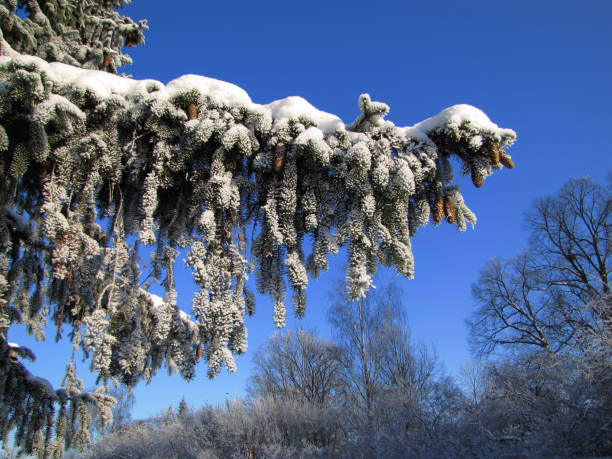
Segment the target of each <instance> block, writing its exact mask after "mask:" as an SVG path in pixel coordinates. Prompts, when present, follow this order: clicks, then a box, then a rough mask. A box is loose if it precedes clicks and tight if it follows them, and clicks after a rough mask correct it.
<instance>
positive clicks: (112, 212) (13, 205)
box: [0, 0, 515, 454]
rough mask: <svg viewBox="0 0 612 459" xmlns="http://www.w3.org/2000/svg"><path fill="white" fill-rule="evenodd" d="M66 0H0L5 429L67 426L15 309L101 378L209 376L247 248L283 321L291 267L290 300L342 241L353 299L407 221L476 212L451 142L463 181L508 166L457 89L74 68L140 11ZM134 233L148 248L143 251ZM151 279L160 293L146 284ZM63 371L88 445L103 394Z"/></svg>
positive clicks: (245, 293) (406, 267) (98, 58)
mask: <svg viewBox="0 0 612 459" xmlns="http://www.w3.org/2000/svg"><path fill="white" fill-rule="evenodd" d="M68 3H69V2H65V1H60V0H57V1H35V0H31V1H24V2H15V1H13V0H3V1H2V2H0V5H1V6H2V9H1V11H0V16H1V17H0V29H1V31H2V36H1V37H0V50H1V52H2V59H1V60H0V81H1V82H2V84H3V90H2V91H1V92H0V175H1V180H0V183H2V187H1V188H0V337H1V338H2V339H1V345H2V347H1V353H0V355H1V356H2V358H3V359H4V360H3V362H2V366H0V368H1V369H2V373H0V380H1V381H2V384H5V387H6V388H7V390H6V391H5V392H4V395H3V399H2V401H3V403H5V404H6V405H7V406H9V409H7V410H4V411H3V413H4V414H3V416H4V418H3V419H2V423H0V425H1V430H0V433H1V434H2V435H6V434H7V432H8V431H10V430H11V429H12V428H13V426H17V427H21V428H23V426H25V425H27V426H28V428H27V429H26V435H25V436H24V437H22V436H18V438H19V441H20V442H21V443H22V444H23V445H25V449H26V450H27V451H33V450H37V451H39V452H40V451H43V452H42V453H40V454H51V453H52V452H54V451H60V450H59V449H57V448H55V446H53V447H52V446H51V444H52V443H53V441H55V440H53V438H54V437H53V432H55V434H56V438H57V441H58V442H60V443H61V442H62V441H63V439H64V438H72V437H71V436H70V435H68V434H66V435H68V437H65V434H64V430H63V429H64V427H63V424H62V423H65V422H66V421H65V418H64V417H63V415H62V413H65V411H64V409H63V408H61V407H62V406H64V393H63V392H57V391H54V390H53V389H52V388H51V389H49V386H48V385H47V384H43V383H41V381H40V380H36V379H35V378H34V377H33V376H32V375H30V373H28V372H27V370H26V369H25V367H23V366H16V365H15V364H14V362H13V361H12V360H10V358H9V357H10V355H11V352H13V351H11V350H10V349H9V347H11V348H13V349H17V348H18V349H21V347H19V346H17V347H13V346H9V345H8V343H7V341H6V336H7V331H8V329H9V328H10V327H11V325H12V324H15V323H22V324H25V325H26V326H27V328H28V331H30V332H31V333H33V334H35V335H36V336H37V338H39V339H42V338H44V333H43V324H45V323H46V321H47V320H50V321H52V322H53V323H54V324H55V326H56V327H57V330H58V335H62V333H63V330H64V329H67V330H68V333H69V334H70V338H71V339H72V341H73V346H74V348H75V349H78V348H81V349H82V350H83V351H84V352H85V353H86V355H87V356H88V357H89V358H90V359H91V369H92V371H95V372H97V373H98V375H99V376H100V379H101V381H103V382H105V383H106V382H108V381H109V380H110V379H113V378H115V379H118V380H120V381H121V382H123V383H125V384H127V385H129V386H134V385H135V384H136V383H137V382H138V381H140V380H143V379H144V380H149V379H150V378H151V377H152V376H153V375H154V374H155V373H156V371H157V370H158V369H159V368H160V367H162V366H163V365H166V366H167V367H168V368H169V369H170V370H171V371H173V372H180V373H181V375H182V376H183V377H185V378H187V379H189V378H192V377H193V374H194V366H195V365H196V363H197V362H198V361H199V360H200V359H201V358H202V357H203V360H204V361H206V362H207V363H208V368H209V375H210V376H211V377H213V376H214V375H216V374H217V373H218V372H219V371H220V369H221V368H223V367H226V368H228V369H229V370H233V369H234V368H235V362H234V358H233V355H234V354H235V353H241V352H243V351H244V350H245V349H246V329H245V327H244V316H245V314H248V313H252V312H253V311H254V300H253V299H254V296H253V294H252V292H250V291H249V289H248V288H247V286H246V279H247V273H248V269H249V266H251V265H253V266H255V270H256V279H257V287H258V289H259V291H260V292H261V293H263V294H269V295H270V296H271V297H272V299H273V301H274V303H275V306H274V311H275V312H274V318H275V321H276V322H277V324H278V325H279V326H282V325H283V323H284V320H285V314H286V312H285V305H284V301H285V298H286V283H288V285H289V286H290V288H291V290H292V291H293V304H294V309H295V312H296V314H297V315H298V316H299V315H301V314H303V313H304V308H305V305H306V295H305V291H306V286H307V283H308V274H309V273H310V274H311V275H314V276H316V275H317V274H318V273H319V272H320V271H321V270H324V269H327V266H328V264H327V257H328V255H329V254H330V253H335V252H336V251H337V250H338V248H339V247H340V246H342V245H347V246H348V254H349V263H348V268H347V291H348V295H349V297H350V298H351V299H352V300H357V299H359V298H362V297H364V295H365V294H366V292H367V291H368V289H369V288H370V285H371V277H372V275H373V274H374V272H375V271H376V269H377V266H378V265H379V264H381V263H382V264H385V265H390V266H394V267H395V268H396V269H397V271H398V272H400V273H402V274H404V275H406V276H408V277H410V276H412V273H413V258H412V253H411V249H410V247H411V243H410V238H411V237H412V236H414V235H415V233H416V230H417V229H418V227H420V226H423V225H425V224H427V222H428V221H429V220H430V219H431V220H432V221H433V222H434V223H435V224H439V223H440V222H441V221H442V220H443V219H446V220H447V221H448V222H450V223H453V224H455V225H456V226H457V228H458V229H459V230H464V229H465V228H466V226H467V223H472V224H473V223H475V216H474V214H473V213H472V212H471V211H470V210H469V209H468V207H467V206H466V205H465V203H464V200H463V197H462V195H461V193H460V192H459V189H458V187H457V186H455V185H454V184H453V172H452V168H451V165H450V162H449V158H450V157H451V156H453V157H457V158H458V159H459V161H460V162H461V165H462V171H463V172H464V173H469V174H471V177H472V181H473V183H474V184H475V185H476V186H477V187H480V186H481V185H482V183H483V180H484V179H485V178H486V177H487V176H488V175H490V174H491V173H492V172H493V171H494V170H499V169H501V168H502V167H504V166H505V167H513V163H512V160H511V158H510V157H509V156H508V155H507V153H506V152H505V151H504V149H505V148H507V147H509V146H510V145H511V144H512V142H513V141H514V139H515V134H514V132H513V131H511V130H508V129H501V128H499V127H498V126H497V125H495V124H494V123H492V122H491V121H490V120H489V119H488V118H487V117H486V115H484V114H483V113H482V112H481V111H480V110H478V109H475V108H474V107H470V106H465V105H458V106H454V107H450V108H448V109H446V110H444V111H443V112H441V113H440V114H439V115H437V116H435V117H433V118H430V119H428V120H425V121H424V122H422V123H419V124H417V125H415V126H413V127H410V128H400V127H397V126H395V125H394V124H393V123H391V122H389V121H386V120H384V117H385V116H386V114H387V113H388V111H389V107H388V106H387V105H385V104H383V103H380V102H373V101H372V100H371V98H370V97H369V96H368V95H367V94H363V95H361V96H360V98H359V107H360V109H361V112H362V113H361V115H360V116H359V117H358V118H357V119H356V120H355V121H354V122H353V123H351V124H348V125H346V124H344V123H343V122H342V121H341V120H340V119H339V118H337V117H335V116H333V115H331V114H328V113H323V112H321V111H319V110H317V109H315V108H314V107H312V106H311V105H310V104H309V103H308V102H306V101H305V100H303V99H301V98H287V99H284V100H281V101H275V102H272V103H271V104H268V105H265V106H262V105H257V104H254V103H253V102H252V101H251V100H250V98H249V96H248V95H247V94H246V93H245V92H244V91H243V90H241V89H240V88H237V87H235V86H233V85H231V84H229V83H224V82H219V81H217V80H212V79H207V78H204V77H197V76H184V77H181V78H178V79H176V80H174V81H173V82H170V83H168V84H167V85H163V84H161V83H160V82H157V81H152V80H144V81H134V80H130V79H127V78H122V77H118V76H115V75H112V74H110V73H109V72H104V71H95V70H88V69H86V68H102V69H105V70H107V71H111V72H112V71H114V67H115V66H116V65H121V64H122V63H124V62H125V59H124V58H123V57H121V55H120V49H121V46H122V45H133V44H137V43H140V42H142V34H141V32H142V30H143V29H144V28H145V24H144V23H139V24H135V23H133V22H132V21H130V20H129V19H127V18H122V17H121V16H119V15H117V14H116V13H115V12H114V11H113V8H114V7H116V6H120V5H121V2H120V1H105V0H96V1H94V0H90V1H84V2H79V4H78V5H72V4H70V5H69V4H68ZM20 6H23V7H25V15H26V16H28V17H27V18H26V19H25V20H24V19H21V18H19V17H18V16H17V15H16V14H15V13H16V7H20ZM122 37H123V38H122ZM26 53H32V54H36V56H38V57H36V56H33V55H31V54H26ZM53 61H61V62H53ZM64 62H68V63H69V64H65V63H64ZM70 64H72V65H70ZM79 66H82V67H86V68H79ZM247 229H250V230H251V231H249V232H247ZM247 234H252V235H253V238H252V239H251V240H250V241H249V240H247V237H246V235H247ZM310 237H312V240H313V241H314V242H313V247H312V251H311V252H312V253H311V256H309V257H308V258H306V257H305V256H304V252H305V250H304V247H303V242H304V240H307V239H308V238H310ZM142 245H154V247H155V249H154V254H153V256H152V260H151V263H150V264H149V265H146V266H145V264H144V263H142V261H141V259H140V256H141V253H140V252H139V247H140V246H142ZM181 250H185V251H186V252H187V254H186V258H187V261H188V265H189V266H190V267H191V269H192V270H193V274H194V280H195V282H196V284H197V285H198V291H197V292H196V293H195V295H194V299H193V302H192V311H193V316H194V320H192V319H191V317H189V316H188V315H186V314H184V313H182V312H181V311H180V310H179V309H178V307H177V305H176V290H175V281H174V274H173V273H174V261H175V259H176V257H177V256H178V255H179V253H180V251H181ZM249 258H250V261H251V262H252V263H250V262H249ZM151 283H159V284H161V286H162V287H163V288H164V290H165V292H166V293H165V296H164V298H163V299H161V298H158V297H154V296H152V295H150V294H148V293H147V289H148V287H149V286H150V284H151ZM73 368H74V367H73V366H69V368H68V372H67V379H66V380H67V381H73V380H75V377H74V376H73ZM32 381H37V382H36V383H32ZM70 387H71V390H72V389H74V393H72V392H71V391H68V389H66V391H67V394H68V399H66V400H70V403H73V401H74V403H76V405H75V408H74V409H72V408H71V409H69V411H68V413H69V414H70V416H71V418H70V420H69V421H70V422H69V425H70V429H72V428H75V429H77V433H79V434H78V435H77V436H76V437H74V438H78V439H79V445H81V446H82V445H84V444H85V443H86V442H87V436H86V433H87V432H88V431H89V420H90V415H89V414H87V412H88V410H87V404H88V403H90V402H91V403H93V402H92V397H93V399H95V400H94V401H96V403H98V404H99V405H100V406H99V408H100V410H102V405H104V404H108V403H110V402H111V399H110V398H105V397H106V395H104V394H101V393H100V394H98V395H96V396H95V397H94V396H84V395H80V391H79V390H78V386H77V385H75V384H72V385H71V386H70ZM21 388H25V390H26V393H27V396H28V397H30V398H31V399H33V400H35V404H36V405H37V406H39V405H40V406H44V407H45V408H44V409H43V411H42V412H41V416H40V418H41V419H45V420H46V421H45V422H44V423H43V424H40V423H38V421H36V422H33V421H32V420H31V419H30V418H29V417H28V416H25V415H24V413H25V412H26V411H28V410H29V407H28V406H27V402H26V397H25V396H23V394H22V395H19V394H21V392H18V391H19V390H22V389H21ZM30 398H28V400H30ZM66 403H68V402H66ZM56 405H58V406H60V410H59V412H58V416H57V417H55V419H57V420H58V421H57V422H59V424H58V425H56V426H55V431H54V430H53V429H52V421H53V419H54V416H53V414H54V409H53V407H54V406H56ZM106 411H109V412H110V408H109V409H107V410H106ZM77 414H78V416H80V418H79V419H80V420H78V419H77V418H76V417H75V416H77ZM37 419H38V418H37ZM105 419H106V418H105ZM60 420H61V422H60ZM77 426H80V427H78V428H77ZM70 429H68V430H67V432H70ZM21 438H24V439H26V440H23V441H22V440H21ZM32 438H35V441H33V440H32V441H30V439H32ZM41 438H42V440H41ZM41 448H42V449H41ZM54 448H55V449H54ZM54 454H61V452H60V453H54Z"/></svg>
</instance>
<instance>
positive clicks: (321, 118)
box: [263, 96, 345, 133]
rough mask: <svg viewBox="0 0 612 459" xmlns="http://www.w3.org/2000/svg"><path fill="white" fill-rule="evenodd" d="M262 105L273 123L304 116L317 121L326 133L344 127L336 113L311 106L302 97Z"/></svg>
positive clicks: (292, 97) (318, 125)
mask: <svg viewBox="0 0 612 459" xmlns="http://www.w3.org/2000/svg"><path fill="white" fill-rule="evenodd" d="M263 107H264V108H266V109H268V110H270V113H271V114H272V119H273V120H274V124H275V125H277V124H281V123H284V122H286V121H288V120H289V119H291V118H298V117H300V116H304V117H307V118H310V119H311V120H313V121H314V122H315V123H317V127H318V128H319V129H321V131H323V132H326V133H333V132H335V131H336V129H341V130H344V128H345V126H344V123H343V122H342V120H341V119H340V118H338V117H337V116H336V115H332V114H331V113H327V112H323V111H321V110H319V109H317V108H315V107H313V106H312V105H311V104H310V102H308V101H307V100H306V99H304V98H302V97H298V96H291V97H287V98H285V99H280V100H275V101H274V102H271V103H269V104H267V105H264V106H263Z"/></svg>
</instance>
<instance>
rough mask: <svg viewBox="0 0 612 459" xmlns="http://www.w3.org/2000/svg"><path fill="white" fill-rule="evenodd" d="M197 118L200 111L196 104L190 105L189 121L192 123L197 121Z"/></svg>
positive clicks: (188, 108)
mask: <svg viewBox="0 0 612 459" xmlns="http://www.w3.org/2000/svg"><path fill="white" fill-rule="evenodd" d="M197 117H198V109H197V108H196V106H195V105H194V104H189V107H187V118H188V119H189V121H191V120H195V119H196V118H197Z"/></svg>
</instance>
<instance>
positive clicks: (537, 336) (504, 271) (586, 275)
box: [468, 177, 612, 354]
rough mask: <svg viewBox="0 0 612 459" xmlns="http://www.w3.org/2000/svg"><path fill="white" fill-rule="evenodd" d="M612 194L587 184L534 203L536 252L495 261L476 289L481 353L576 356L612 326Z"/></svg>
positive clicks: (474, 326)
mask: <svg viewBox="0 0 612 459" xmlns="http://www.w3.org/2000/svg"><path fill="white" fill-rule="evenodd" d="M611 191H612V190H611V188H610V187H605V186H602V185H600V184H598V183H595V182H593V181H592V180H591V179H590V178H588V177H585V178H582V179H578V180H570V181H568V182H567V183H566V184H565V185H564V186H563V187H562V188H561V190H560V191H559V193H557V194H556V195H555V196H550V197H547V198H543V199H539V200H538V201H536V202H535V203H534V205H533V207H532V209H530V211H529V212H528V213H527V228H528V229H529V230H530V233H531V234H530V236H531V237H530V239H531V240H530V245H529V251H528V252H525V253H522V254H520V255H518V256H517V257H514V258H511V259H509V260H500V259H497V258H496V259H492V260H490V261H489V262H488V263H487V264H486V266H485V267H484V268H483V270H482V272H481V274H480V278H479V279H478V282H477V283H476V284H475V285H474V286H473V289H472V292H473V296H474V299H475V301H476V304H477V306H478V307H477V309H476V310H475V311H474V313H473V316H472V319H471V320H470V321H469V322H468V325H469V326H470V331H471V341H472V345H473V347H474V350H476V351H477V352H479V353H481V354H487V353H490V352H493V351H494V350H498V349H504V348H505V349H506V350H508V351H512V350H514V351H524V350H525V349H531V350H534V349H539V350H541V351H544V352H548V353H559V352H565V351H571V350H575V349H576V348H578V347H580V346H582V345H584V340H585V337H587V336H589V335H592V334H593V333H600V332H601V328H605V327H609V320H610V317H609V316H608V314H609V309H606V308H603V309H602V305H603V306H605V305H606V301H609V295H610V274H611V273H612V192H611ZM606 298H607V300H606ZM588 341H589V340H588V339H587V343H588Z"/></svg>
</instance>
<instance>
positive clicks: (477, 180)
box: [472, 167, 484, 188]
mask: <svg viewBox="0 0 612 459" xmlns="http://www.w3.org/2000/svg"><path fill="white" fill-rule="evenodd" d="M483 181H484V176H483V175H482V173H481V172H480V171H479V170H478V168H476V167H472V183H473V184H474V186H475V187H476V188H480V187H481V186H482V182H483Z"/></svg>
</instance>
